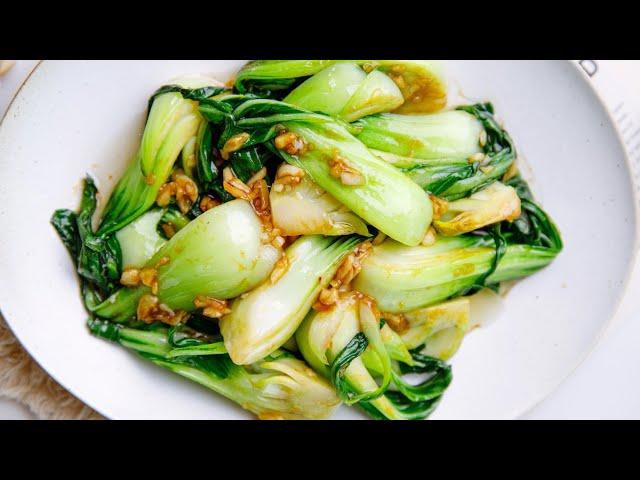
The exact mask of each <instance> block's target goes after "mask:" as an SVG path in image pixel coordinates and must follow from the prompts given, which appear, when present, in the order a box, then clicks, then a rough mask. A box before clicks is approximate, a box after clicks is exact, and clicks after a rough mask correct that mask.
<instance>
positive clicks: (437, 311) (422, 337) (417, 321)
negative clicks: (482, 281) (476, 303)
mask: <svg viewBox="0 0 640 480" xmlns="http://www.w3.org/2000/svg"><path fill="white" fill-rule="evenodd" d="M400 317H401V322H402V323H404V324H405V325H403V326H401V332H400V338H401V339H402V341H403V342H404V344H405V345H406V347H407V348H408V349H409V350H413V349H421V353H423V354H425V355H429V356H430V357H435V358H439V359H440V360H448V359H450V358H451V357H452V356H453V355H454V354H455V353H456V352H457V351H458V348H459V347H460V344H461V343H462V340H463V339H464V337H465V335H466V334H467V333H468V332H469V329H470V328H471V319H470V302H469V298H468V297H460V298H456V299H455V300H451V301H449V302H444V303H440V304H438V305H433V306H432V307H427V308H422V309H420V310H414V311H412V312H407V313H404V314H400ZM405 322H406V323H405Z"/></svg>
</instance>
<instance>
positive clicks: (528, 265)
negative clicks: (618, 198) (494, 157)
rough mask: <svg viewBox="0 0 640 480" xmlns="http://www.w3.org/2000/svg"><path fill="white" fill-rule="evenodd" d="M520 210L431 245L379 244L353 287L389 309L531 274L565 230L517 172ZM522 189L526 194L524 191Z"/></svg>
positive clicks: (548, 258)
mask: <svg viewBox="0 0 640 480" xmlns="http://www.w3.org/2000/svg"><path fill="white" fill-rule="evenodd" d="M509 183H511V185H512V186H513V187H514V188H516V191H518V193H519V196H520V201H521V208H522V211H521V214H520V216H519V217H518V218H517V219H515V220H514V221H513V222H507V221H505V222H501V223H499V224H496V225H494V226H492V227H491V228H490V229H489V230H487V231H483V230H477V231H474V232H473V234H466V235H459V236H454V237H444V236H437V238H436V240H435V243H433V244H432V245H429V246H422V245H421V246H417V247H407V246H406V245H402V244H400V243H398V242H395V241H393V240H389V239H387V240H385V241H384V242H383V243H382V244H380V245H376V246H374V248H373V251H372V253H371V254H370V255H369V256H368V257H367V258H365V259H364V261H363V262H362V270H361V272H360V274H359V275H358V276H357V277H356V278H355V281H354V287H355V288H356V289H358V290H359V291H361V292H362V293H365V294H367V295H369V296H371V297H373V298H374V299H375V300H376V301H377V302H378V306H379V307H380V308H381V309H382V310H383V311H385V312H391V313H402V312H410V311H412V310H416V309H419V308H423V307H428V306H430V305H434V304H436V303H439V302H441V301H443V300H446V299H448V298H451V297H455V296H459V295H464V294H467V293H469V292H471V291H474V290H477V289H478V288H481V287H483V286H491V285H495V284H498V283H499V282H502V281H506V280H513V279H516V278H521V277H526V276H528V275H531V274H532V273H534V272H537V271H538V270H540V269H542V268H544V267H545V266H547V265H548V264H549V263H551V262H552V261H553V260H554V259H555V257H556V256H557V255H558V253H560V251H561V250H562V246H563V245H562V240H561V238H560V234H559V232H558V230H557V228H556V226H555V225H554V223H553V222H552V220H551V219H550V218H549V217H548V216H547V214H546V213H545V212H544V211H543V210H542V209H541V208H540V207H539V206H538V205H537V204H536V203H535V202H534V201H533V200H532V199H531V196H530V192H529V190H528V187H527V185H526V183H525V182H524V181H523V180H522V179H521V178H520V177H515V178H513V179H512V180H511V181H510V182H509ZM520 192H522V193H520Z"/></svg>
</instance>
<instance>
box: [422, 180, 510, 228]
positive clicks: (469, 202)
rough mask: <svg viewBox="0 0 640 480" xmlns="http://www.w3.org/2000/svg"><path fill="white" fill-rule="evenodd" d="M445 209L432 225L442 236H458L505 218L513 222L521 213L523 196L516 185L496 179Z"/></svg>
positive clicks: (446, 206) (447, 205)
mask: <svg viewBox="0 0 640 480" xmlns="http://www.w3.org/2000/svg"><path fill="white" fill-rule="evenodd" d="M443 208H444V209H445V210H444V211H443V212H442V213H441V215H440V216H439V218H438V219H436V220H434V221H433V226H434V227H435V228H436V230H437V231H438V232H439V233H441V234H443V235H459V234H461V233H468V232H472V231H473V230H478V229H479V228H482V227H486V226H487V225H492V224H494V223H499V222H501V221H503V220H507V221H510V222H512V221H514V220H515V219H516V218H518V217H519V216H520V198H519V197H518V194H517V193H516V191H515V189H514V188H513V187H509V186H506V185H504V184H502V183H500V182H494V183H492V184H491V185H489V186H488V187H485V188H483V189H482V190H479V191H477V192H476V193H474V194H473V195H471V196H469V197H467V198H462V199H460V200H456V201H454V202H449V203H446V204H445V206H444V207H443Z"/></svg>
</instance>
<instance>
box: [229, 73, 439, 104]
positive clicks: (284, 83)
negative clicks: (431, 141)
mask: <svg viewBox="0 0 640 480" xmlns="http://www.w3.org/2000/svg"><path fill="white" fill-rule="evenodd" d="M344 63H346V64H349V65H350V66H351V67H353V66H354V64H355V65H359V66H360V67H361V68H362V69H363V71H364V72H363V73H372V72H378V73H383V74H384V75H385V76H386V77H387V78H388V79H389V80H391V82H393V83H394V84H395V85H396V87H395V89H391V88H390V87H389V86H387V85H388V84H382V83H381V82H380V81H379V80H375V81H374V82H373V83H374V84H375V85H376V87H375V88H370V87H364V88H363V89H362V91H361V92H360V94H358V95H356V98H357V100H356V101H355V102H354V104H360V105H362V106H366V105H367V104H368V103H369V102H370V101H371V99H372V97H373V96H374V95H373V93H374V92H375V91H376V90H380V91H381V93H382V92H384V94H383V95H382V96H386V92H393V94H392V95H391V96H390V97H389V98H390V99H393V102H394V103H395V102H396V101H397V100H396V98H397V97H398V95H397V93H396V89H399V91H400V93H401V96H402V99H403V100H404V101H403V102H402V103H401V104H400V105H399V106H397V107H395V108H397V111H398V112H401V113H424V112H435V111H438V110H441V109H442V108H444V106H445V105H446V102H447V82H446V79H445V76H444V71H443V68H442V64H441V63H440V62H438V61H433V60H257V61H253V62H249V63H248V64H246V65H245V66H244V67H243V68H242V70H240V72H239V73H238V75H237V77H236V83H235V88H236V90H237V91H238V92H240V93H246V92H253V93H257V94H261V95H268V96H272V97H276V98H283V96H284V94H286V93H287V92H289V91H290V90H291V88H292V87H293V86H294V84H295V83H296V81H299V79H304V78H307V77H311V76H312V75H318V74H319V73H320V72H322V71H324V70H326V69H328V68H329V67H331V66H336V67H338V66H341V64H344ZM353 72H355V70H353V68H351V72H348V71H347V70H346V68H345V70H344V71H342V72H338V73H337V74H332V75H329V74H325V75H327V76H329V77H333V78H332V80H333V81H334V82H335V83H336V84H338V83H339V82H340V81H344V82H345V83H344V84H345V85H355V83H356V82H354V81H353V79H354V78H355V77H357V76H358V74H357V73H353ZM359 76H360V77H362V75H359ZM312 78H313V77H312ZM347 79H350V80H351V81H350V82H349V81H347ZM315 89H318V90H319V91H322V92H325V91H327V83H326V80H323V81H322V82H316V83H315V84H314V89H311V88H308V87H305V89H303V90H310V91H311V92H310V93H311V95H314V94H315V92H314V91H313V90H315ZM335 90H338V92H337V93H338V94H342V91H341V90H339V88H338V87H336V88H335V89H334V90H333V91H334V92H335ZM282 92H284V93H282ZM331 102H332V101H331V100H329V103H331ZM371 103H374V104H375V103H377V101H376V100H374V101H373V102H371ZM394 103H390V104H389V108H393V104H394ZM320 106H322V105H320ZM359 108H360V107H359ZM346 110H350V109H349V108H347V109H346ZM356 110H357V109H353V110H352V112H353V111H356ZM317 111H324V110H322V109H321V108H320V109H319V110H317ZM327 113H329V112H327ZM336 113H337V112H336Z"/></svg>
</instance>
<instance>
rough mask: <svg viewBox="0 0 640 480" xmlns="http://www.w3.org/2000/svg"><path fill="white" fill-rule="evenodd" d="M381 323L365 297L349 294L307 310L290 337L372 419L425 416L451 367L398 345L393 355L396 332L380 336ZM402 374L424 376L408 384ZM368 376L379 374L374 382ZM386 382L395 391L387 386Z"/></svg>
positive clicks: (346, 398) (447, 380)
mask: <svg viewBox="0 0 640 480" xmlns="http://www.w3.org/2000/svg"><path fill="white" fill-rule="evenodd" d="M385 328H386V329H387V332H391V331H390V330H389V329H388V327H387V326H386V325H383V326H382V327H380V322H379V320H378V319H377V318H376V316H375V315H374V312H373V309H372V308H371V306H370V305H369V303H368V302H367V301H366V300H361V299H359V298H358V297H357V296H354V295H351V296H348V297H344V298H341V299H340V300H339V301H338V304H337V305H336V306H335V307H334V308H332V309H330V310H328V311H322V312H315V311H312V312H310V313H309V314H308V315H307V317H306V318H305V320H304V322H303V324H302V325H301V326H300V328H299V329H298V331H297V332H296V341H297V343H298V345H299V348H300V352H301V353H302V355H303V357H304V359H305V360H306V361H307V363H309V365H311V366H312V368H314V370H316V372H318V373H319V374H320V375H323V376H325V377H327V378H330V379H331V381H332V383H333V385H334V386H335V388H336V391H337V392H338V395H339V396H340V398H341V399H342V400H343V401H344V402H345V403H347V404H349V405H351V404H357V405H358V406H359V407H361V408H362V409H363V410H364V411H365V412H367V413H368V414H369V415H370V416H372V417H373V418H388V419H398V420H401V419H412V418H425V417H426V416H428V415H429V414H430V413H431V411H432V410H433V407H434V403H435V402H437V401H438V400H439V398H440V397H441V396H442V394H443V392H444V390H445V389H446V387H447V386H448V385H449V383H450V381H451V369H450V367H448V366H447V365H445V364H444V363H442V362H440V361H438V360H436V359H433V358H430V357H427V356H424V355H421V354H419V353H417V352H408V351H406V348H404V347H402V349H403V350H404V351H405V352H406V353H399V354H396V355H393V353H392V352H398V351H397V350H395V346H394V343H395V341H396V340H395V339H397V338H398V337H397V335H393V334H387V335H382V332H383V331H384V330H385ZM398 343H399V344H400V345H401V344H402V342H398ZM371 347H373V348H371ZM367 353H369V355H368V356H367ZM393 357H395V358H394V360H396V362H394V363H395V364H394V365H392V358H393ZM398 357H399V358H400V359H401V360H400V361H397V360H398ZM374 359H375V361H372V360H374ZM405 362H406V363H405ZM405 373H421V374H424V375H426V378H425V379H424V380H423V381H422V382H421V383H420V384H418V385H413V384H411V383H409V382H408V380H406V379H404V378H403V374H405ZM374 377H381V381H380V383H377V382H376V380H375V378H374ZM392 381H393V385H394V388H395V389H397V390H392V389H391V382H392Z"/></svg>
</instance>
